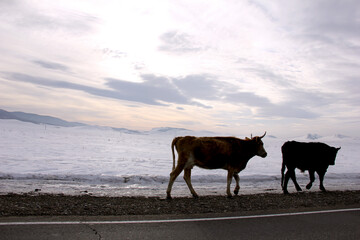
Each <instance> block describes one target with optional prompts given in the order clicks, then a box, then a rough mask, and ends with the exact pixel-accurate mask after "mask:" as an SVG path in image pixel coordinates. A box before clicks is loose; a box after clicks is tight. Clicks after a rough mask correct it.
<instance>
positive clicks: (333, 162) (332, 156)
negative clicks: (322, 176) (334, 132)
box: [328, 147, 341, 165]
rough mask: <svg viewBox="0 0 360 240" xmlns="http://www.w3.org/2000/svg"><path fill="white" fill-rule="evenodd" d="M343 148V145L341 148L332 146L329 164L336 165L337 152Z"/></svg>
mask: <svg viewBox="0 0 360 240" xmlns="http://www.w3.org/2000/svg"><path fill="white" fill-rule="evenodd" d="M340 149H341V147H339V148H334V147H332V148H331V152H330V154H329V155H330V156H329V158H328V159H329V165H335V158H336V154H337V152H338V151H339V150H340Z"/></svg>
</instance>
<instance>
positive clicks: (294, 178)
mask: <svg viewBox="0 0 360 240" xmlns="http://www.w3.org/2000/svg"><path fill="white" fill-rule="evenodd" d="M290 177H291V180H292V181H293V182H294V185H295V188H296V191H298V192H301V191H302V189H301V187H300V186H299V184H298V183H297V181H296V175H295V169H294V170H293V171H291V175H290Z"/></svg>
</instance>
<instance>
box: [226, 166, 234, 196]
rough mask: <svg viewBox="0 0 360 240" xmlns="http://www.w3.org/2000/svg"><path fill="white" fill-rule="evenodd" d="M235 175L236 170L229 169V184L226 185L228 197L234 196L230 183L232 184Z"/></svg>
mask: <svg viewBox="0 0 360 240" xmlns="http://www.w3.org/2000/svg"><path fill="white" fill-rule="evenodd" d="M233 176H234V172H233V171H231V170H228V175H227V186H226V194H227V197H228V198H231V197H232V195H231V192H230V185H231V181H232V178H233Z"/></svg>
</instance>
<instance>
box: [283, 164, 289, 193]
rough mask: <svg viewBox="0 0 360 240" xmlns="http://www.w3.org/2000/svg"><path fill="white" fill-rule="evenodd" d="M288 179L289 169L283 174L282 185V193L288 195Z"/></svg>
mask: <svg viewBox="0 0 360 240" xmlns="http://www.w3.org/2000/svg"><path fill="white" fill-rule="evenodd" d="M289 178H290V171H289V169H288V170H287V171H286V173H285V179H284V184H283V191H284V194H288V193H289V192H288V190H287V185H288V182H289Z"/></svg>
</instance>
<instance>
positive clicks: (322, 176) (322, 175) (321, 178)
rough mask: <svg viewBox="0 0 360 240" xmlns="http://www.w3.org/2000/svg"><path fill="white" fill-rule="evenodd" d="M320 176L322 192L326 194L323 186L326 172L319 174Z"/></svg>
mask: <svg viewBox="0 0 360 240" xmlns="http://www.w3.org/2000/svg"><path fill="white" fill-rule="evenodd" d="M317 173H318V175H319V180H320V190H321V191H323V192H326V189H325V187H324V185H323V183H324V176H325V172H322V171H321V172H317Z"/></svg>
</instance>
